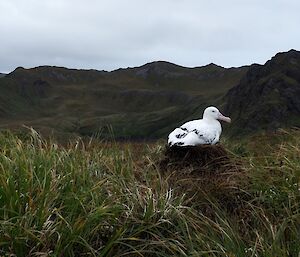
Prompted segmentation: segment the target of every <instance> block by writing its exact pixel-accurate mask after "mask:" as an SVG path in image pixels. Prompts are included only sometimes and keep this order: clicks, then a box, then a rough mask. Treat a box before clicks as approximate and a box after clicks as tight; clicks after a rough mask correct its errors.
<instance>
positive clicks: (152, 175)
mask: <svg viewBox="0 0 300 257" xmlns="http://www.w3.org/2000/svg"><path fill="white" fill-rule="evenodd" d="M284 137H285V138H286V135H284ZM288 138H289V140H286V141H285V142H284V143H283V142H280V141H278V142H277V143H276V147H275V146H274V147H273V148H270V149H272V151H268V152H262V153H261V155H258V154H255V155H254V154H252V148H251V145H249V144H246V143H243V145H237V144H236V145H233V144H232V145H228V146H227V151H228V153H229V160H230V161H231V162H232V163H234V164H236V163H239V166H238V167H239V168H240V169H241V172H239V173H238V174H239V175H238V176H237V177H235V178H234V183H227V184H226V183H225V184H224V183H223V184H222V186H220V185H219V187H214V188H215V189H214V190H203V188H204V186H205V184H203V183H202V184H199V183H197V182H195V181H197V179H195V174H194V175H193V176H190V177H189V176H187V175H185V178H183V177H182V176H180V175H181V174H178V178H179V179H178V180H177V181H176V172H178V171H176V170H174V172H171V173H162V172H161V167H159V165H157V161H158V160H159V158H161V155H162V153H163V149H164V148H163V146H162V145H161V144H160V143H157V144H150V145H145V144H143V145H139V144H122V145H119V144H117V143H105V142H98V141H97V140H91V141H90V142H82V141H80V140H77V141H73V142H71V143H70V144H69V145H68V146H64V147H62V146H60V145H58V144H56V143H54V142H53V141H51V140H47V141H46V140H43V139H42V138H41V137H40V136H39V135H38V134H37V133H36V132H35V131H33V130H32V131H31V133H30V134H29V135H27V136H26V137H21V136H16V135H13V134H11V133H9V132H3V133H1V134H0V255H3V256H298V255H299V252H300V244H299V238H300V225H299V224H300V213H299V211H300V208H299V207H300V206H299V203H300V145H299V142H300V141H299V139H300V133H299V131H293V132H292V133H291V134H289V136H288ZM258 142H259V141H258ZM265 147H266V148H267V146H265ZM228 149H230V150H228ZM241 149H242V151H241ZM245 156H246V157H245ZM234 167H236V166H234ZM202 173H203V174H202V175H201V176H204V173H205V170H204V171H202ZM170 174H172V175H170ZM186 174H189V173H188V172H187V173H186ZM217 174H219V175H220V173H217ZM217 174H216V176H217ZM183 181H184V183H183ZM212 181H214V184H213V185H214V186H218V182H217V181H218V180H212ZM227 181H231V182H232V179H231V177H230V176H229V177H227ZM206 184H207V186H209V180H206ZM188 185H191V189H192V190H188ZM211 185H212V184H210V186H211ZM215 191H218V192H215ZM224 201H227V202H226V204H224Z"/></svg>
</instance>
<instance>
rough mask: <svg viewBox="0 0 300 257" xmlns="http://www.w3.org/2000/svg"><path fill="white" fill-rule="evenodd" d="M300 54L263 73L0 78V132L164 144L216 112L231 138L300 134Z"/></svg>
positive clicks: (52, 73) (174, 69)
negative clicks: (281, 131)
mask: <svg viewBox="0 0 300 257" xmlns="http://www.w3.org/2000/svg"><path fill="white" fill-rule="evenodd" d="M299 74H300V52H298V51H296V50H290V51H288V52H284V53H279V54H277V55H275V56H274V57H273V58H272V59H271V60H269V61H267V62H266V63H265V64H264V65H258V64H253V65H251V66H243V67H240V68H228V69H226V68H223V67H220V66H217V65H215V64H209V65H206V66H203V67H196V68H186V67H182V66H178V65H175V64H172V63H168V62H162V61H159V62H152V63H148V64H145V65H143V66H140V67H135V68H127V69H118V70H115V71H112V72H106V71H97V70H75V69H66V68H62V67H50V66H41V67H36V68H32V69H24V68H21V67H19V68H17V69H16V70H15V71H13V72H12V73H10V74H8V75H7V76H5V77H2V78H0V128H2V129H3V128H12V129H20V128H22V125H26V126H32V127H34V128H35V129H36V130H38V131H41V132H42V134H44V135H49V134H54V135H55V136H57V137H62V138H66V137H68V136H71V135H80V136H91V135H94V134H98V135H99V134H100V135H101V136H102V137H111V136H114V137H115V138H117V139H122V138H128V139H153V138H159V137H166V136H167V134H168V132H170V130H172V129H173V128H174V127H176V126H178V125H180V124H182V123H183V122H185V121H187V120H190V119H195V118H200V117H201V116H202V112H203V109H204V108H205V107H206V106H208V105H216V106H217V107H219V108H220V109H221V110H222V111H223V112H224V113H225V114H226V115H229V116H231V117H232V120H233V123H232V125H231V126H230V129H227V128H229V126H224V129H225V133H227V130H228V133H229V134H231V135H237V134H239V135H241V134H251V133H255V132H257V131H261V130H276V129H278V128H282V127H294V126H296V127H299V126H300V118H299V117H300V101H299V99H300V75H299Z"/></svg>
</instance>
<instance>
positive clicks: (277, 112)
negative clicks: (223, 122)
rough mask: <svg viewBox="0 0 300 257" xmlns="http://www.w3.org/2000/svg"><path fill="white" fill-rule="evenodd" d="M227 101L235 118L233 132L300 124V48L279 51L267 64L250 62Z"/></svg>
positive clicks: (227, 110) (227, 109)
mask: <svg viewBox="0 0 300 257" xmlns="http://www.w3.org/2000/svg"><path fill="white" fill-rule="evenodd" d="M224 102H226V104H225V108H224V109H225V111H226V112H227V113H230V114H231V116H232V118H233V120H235V121H236V122H235V123H233V124H232V127H231V133H233V134H234V133H243V134H246V133H251V132H255V131H258V130H263V129H264V130H265V129H267V130H275V129H277V128H280V127H291V126H300V52H299V51H296V50H290V51H289V52H285V53H278V54H276V55H275V56H274V57H273V58H272V59H271V60H269V61H267V62H266V64H265V65H257V64H254V65H251V66H250V68H249V70H248V72H247V73H246V75H245V76H244V77H243V78H242V79H241V81H240V83H239V84H238V85H237V86H235V87H233V88H232V89H230V90H229V92H228V93H227V95H226V96H225V98H224Z"/></svg>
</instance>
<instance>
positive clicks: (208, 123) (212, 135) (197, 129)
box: [168, 106, 231, 147]
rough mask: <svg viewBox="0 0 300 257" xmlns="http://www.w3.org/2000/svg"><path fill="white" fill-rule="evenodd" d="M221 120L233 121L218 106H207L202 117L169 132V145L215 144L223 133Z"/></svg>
mask: <svg viewBox="0 0 300 257" xmlns="http://www.w3.org/2000/svg"><path fill="white" fill-rule="evenodd" d="M219 120H223V121H226V122H231V119H230V118H229V117H225V116H224V115H223V114H222V113H221V112H220V111H219V110H218V109H217V108H216V107H213V106H211V107H207V108H206V109H205V110H204V113H203V118H202V119H200V120H192V121H188V122H186V123H184V124H183V125H182V126H181V127H179V128H176V129H174V130H173V131H172V132H171V133H170V134H169V137H168V145H169V146H170V147H171V146H188V145H190V146H194V145H214V144H216V143H218V142H219V139H220V136H221V133H222V127H221V124H220V122H219Z"/></svg>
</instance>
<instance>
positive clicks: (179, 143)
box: [174, 142, 184, 146]
mask: <svg viewBox="0 0 300 257" xmlns="http://www.w3.org/2000/svg"><path fill="white" fill-rule="evenodd" d="M174 145H177V146H181V145H184V143H183V142H176V143H175V144H174Z"/></svg>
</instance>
